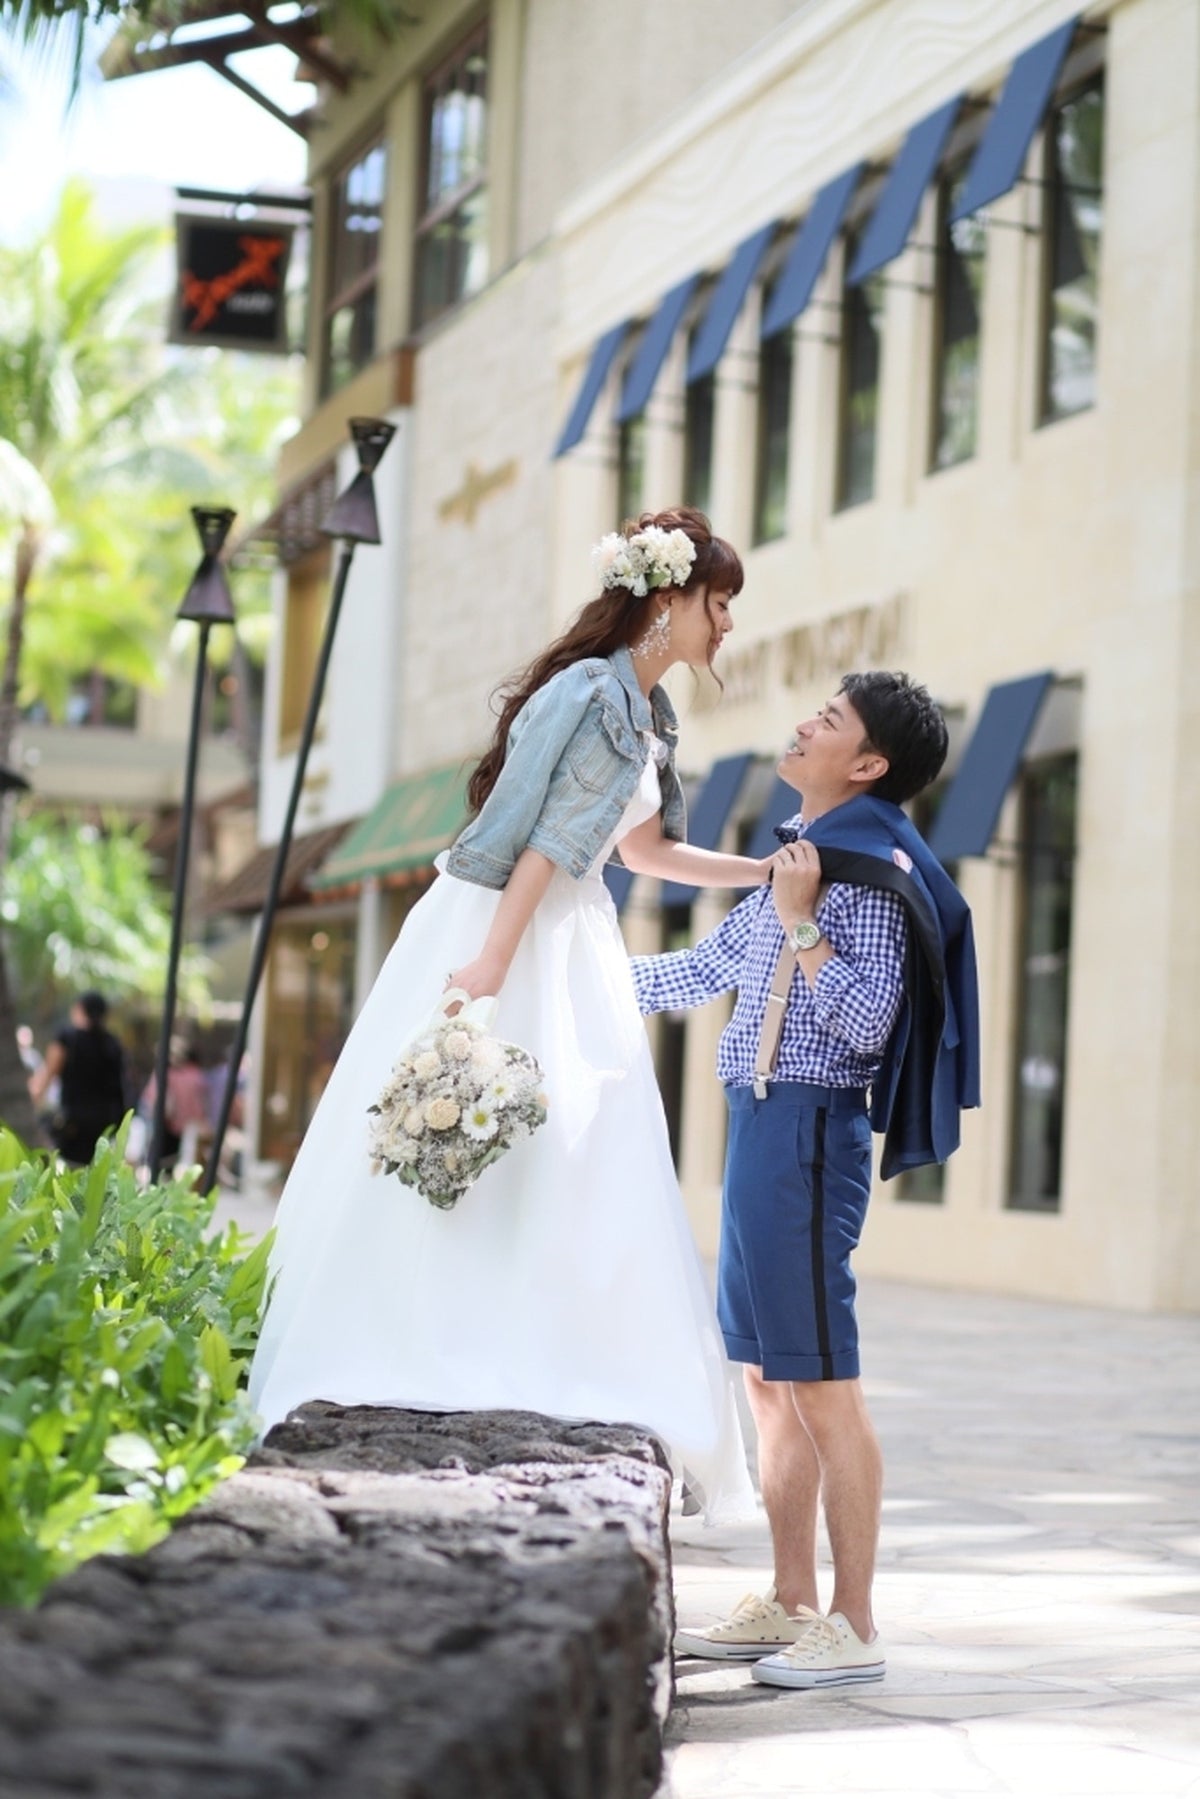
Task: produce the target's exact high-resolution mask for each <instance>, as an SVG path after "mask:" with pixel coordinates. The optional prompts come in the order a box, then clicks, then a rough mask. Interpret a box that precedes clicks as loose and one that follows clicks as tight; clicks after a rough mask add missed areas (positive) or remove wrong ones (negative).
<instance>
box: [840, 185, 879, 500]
mask: <svg viewBox="0 0 1200 1799" xmlns="http://www.w3.org/2000/svg"><path fill="white" fill-rule="evenodd" d="M867 217H868V214H867V211H866V207H865V204H864V207H863V211H862V214H861V216H860V217H858V218H856V219H855V220H854V221H853V222H852V224H851V225H850V227H849V228H848V229H847V230H846V231H845V232H844V233H843V236H842V276H841V330H840V333H839V341H838V417H837V466H836V491H835V494H834V506H833V510H834V511H835V512H837V513H841V512H853V511H854V510H855V509H856V508H857V507H859V506H869V505H871V504H872V502H873V501H874V500H875V499H876V497H877V487H878V475H879V409H880V400H881V398H882V394H883V350H884V336H885V331H884V327H885V325H886V322H887V320H886V314H887V286H886V276H885V275H884V273H883V271H882V270H877V271H876V272H875V273H874V274H872V275H868V276H867V278H866V280H865V281H856V282H853V283H851V281H850V280H849V273H850V269H851V267H852V265H853V262H854V253H855V250H856V249H857V247H858V243H859V240H860V238H861V236H862V232H863V230H864V228H865V225H866V220H867ZM872 288H874V290H875V292H876V293H878V294H879V296H880V299H879V328H878V330H877V331H876V333H875V336H876V366H875V386H874V393H875V412H874V420H873V424H872V428H871V490H870V492H869V493H866V494H857V495H851V494H850V492H849V475H850V443H851V431H850V399H851V390H850V320H851V306H852V298H853V296H858V297H859V298H860V299H861V301H862V304H863V306H864V307H866V308H867V310H868V311H869V310H870V305H871V301H870V297H869V294H870V290H871V289H872ZM862 391H863V392H866V391H867V390H866V389H865V388H864V389H863V390H862Z"/></svg>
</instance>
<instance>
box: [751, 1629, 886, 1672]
mask: <svg viewBox="0 0 1200 1799" xmlns="http://www.w3.org/2000/svg"><path fill="white" fill-rule="evenodd" d="M886 1668H887V1663H886V1662H885V1660H884V1655H883V1644H882V1643H881V1642H880V1640H879V1638H878V1637H877V1636H876V1637H874V1638H872V1640H871V1642H869V1643H864V1642H863V1641H862V1639H861V1638H860V1637H859V1636H858V1635H857V1634H856V1632H855V1630H854V1628H853V1626H852V1625H851V1624H849V1623H848V1622H847V1621H846V1619H845V1618H843V1616H842V1614H841V1612H834V1613H833V1614H832V1615H831V1616H830V1617H828V1618H822V1617H820V1616H819V1615H818V1614H817V1613H815V1612H814V1613H813V1614H812V1620H811V1623H810V1625H809V1628H808V1629H807V1630H806V1631H805V1633H804V1635H803V1636H802V1637H800V1638H798V1640H797V1641H796V1642H794V1643H792V1644H790V1645H789V1646H788V1647H787V1648H786V1649H781V1650H780V1651H779V1652H778V1654H777V1655H766V1656H764V1657H763V1659H762V1660H761V1661H758V1662H755V1664H754V1666H753V1667H752V1668H751V1670H750V1673H751V1675H752V1676H753V1678H754V1679H755V1680H761V1681H762V1682H763V1684H764V1686H768V1687H848V1686H855V1685H857V1684H858V1682H859V1681H864V1680H882V1679H883V1676H884V1673H885V1671H886Z"/></svg>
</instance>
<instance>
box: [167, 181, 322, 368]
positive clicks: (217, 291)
mask: <svg viewBox="0 0 1200 1799" xmlns="http://www.w3.org/2000/svg"><path fill="white" fill-rule="evenodd" d="M292 230H293V227H292V226H291V225H251V224H246V223H244V222H242V221H241V220H238V219H214V218H212V217H211V215H210V216H207V217H205V216H196V215H189V214H186V213H179V214H177V215H176V219H175V246H176V257H177V268H178V272H177V275H176V281H175V297H174V303H173V306H172V318H171V329H170V333H169V335H170V341H171V342H172V343H174V344H191V345H197V344H217V345H218V346H219V347H220V348H221V349H224V350H259V351H262V352H263V353H265V354H266V355H270V356H285V355H286V354H287V351H288V335H287V294H286V288H287V268H288V258H289V256H290V254H291V248H292Z"/></svg>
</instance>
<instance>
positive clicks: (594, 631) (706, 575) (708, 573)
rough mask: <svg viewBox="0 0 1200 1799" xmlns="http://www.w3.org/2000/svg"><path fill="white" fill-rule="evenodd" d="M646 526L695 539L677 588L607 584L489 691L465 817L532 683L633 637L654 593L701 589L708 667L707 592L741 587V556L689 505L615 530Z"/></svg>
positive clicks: (477, 807) (482, 795)
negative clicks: (491, 718)
mask: <svg viewBox="0 0 1200 1799" xmlns="http://www.w3.org/2000/svg"><path fill="white" fill-rule="evenodd" d="M649 525H659V526H660V527H661V528H662V529H663V530H664V531H686V532H687V534H688V536H689V537H690V538H691V540H692V542H693V543H694V544H695V546H696V560H695V561H694V562H693V564H692V572H691V574H690V575H689V576H688V578H687V580H686V581H685V582H684V584H683V586H682V587H672V588H666V587H660V588H657V589H655V590H654V591H652V592H650V593H648V594H646V595H645V596H644V597H642V598H640V599H639V598H638V596H637V595H636V594H632V593H630V592H629V591H628V589H627V588H624V587H614V588H608V589H606V590H605V591H604V592H603V593H601V594H600V595H599V596H598V597H597V598H596V599H594V600H589V601H588V603H587V605H586V606H584V607H583V609H582V611H580V612H579V614H578V615H577V616H576V617H575V618H574V619H573V620H572V621H571V623H570V624H569V625H568V627H567V629H566V630H565V631H564V632H563V634H562V636H561V637H556V638H555V639H554V642H553V643H551V644H550V645H549V646H548V647H547V648H546V649H544V650H543V651H542V652H541V654H540V655H538V656H535V657H534V659H533V661H532V662H531V663H530V664H529V665H528V667H526V668H524V669H522V670H520V672H519V673H517V674H515V675H512V676H510V677H509V679H508V680H507V681H502V682H501V684H500V686H499V687H498V688H497V689H496V690H495V692H494V693H493V695H492V710H493V712H495V713H496V714H497V718H496V729H495V731H494V732H493V734H492V740H491V742H490V743H489V745H488V747H487V749H486V750H485V752H484V754H483V755H482V756H481V757H480V759H479V762H478V764H477V765H476V767H475V771H474V773H473V774H472V776H471V778H470V780H469V781H468V782H467V804H468V806H469V807H470V810H471V816H472V817H474V816H475V814H476V813H477V812H479V811H481V810H482V808H483V804H484V801H485V800H486V799H487V797H488V795H489V794H490V793H491V791H492V788H493V787H494V786H495V785H496V782H497V780H498V778H499V775H500V770H501V769H502V768H503V767H504V758H505V754H506V752H507V749H508V733H509V730H510V729H511V727H512V722H513V720H514V719H515V718H516V716H517V713H518V712H519V711H520V710H521V708H522V706H523V705H524V704H525V702H526V701H527V700H528V699H529V698H530V696H531V695H532V694H535V693H536V692H537V690H538V688H539V687H544V686H545V685H546V682H547V681H549V680H550V679H551V677H552V676H554V675H557V674H559V673H561V671H562V670H563V669H564V668H570V666H571V664H572V663H573V662H581V661H582V660H583V659H584V658H585V657H586V656H611V655H612V653H613V651H614V650H617V649H620V648H621V646H622V645H625V644H631V643H635V642H636V641H637V639H638V638H639V637H641V636H642V635H643V634H644V633H645V631H646V629H647V628H648V626H649V623H650V616H651V613H652V612H653V610H654V608H655V606H656V604H657V602H658V601H659V600H660V599H662V598H665V597H668V596H669V595H671V594H689V593H696V592H697V591H699V590H700V589H701V588H703V589H704V609H705V612H706V613H707V614H708V620H709V623H710V624H711V625H712V637H711V640H710V642H709V646H708V661H709V666H710V667H711V666H712V659H713V655H714V653H715V651H716V648H717V644H718V641H719V639H718V636H717V626H716V620H715V619H714V617H713V613H712V602H711V599H710V597H709V596H710V595H711V594H713V593H740V592H741V591H742V582H743V579H744V575H743V571H742V559H741V557H740V556H739V555H738V553H737V551H736V550H735V549H734V547H733V545H732V544H731V543H728V542H727V541H726V540H725V538H723V537H716V536H714V535H713V528H712V526H711V525H710V524H709V522H708V519H707V518H706V517H705V515H704V514H703V513H702V512H698V511H697V510H696V508H695V507H694V506H672V507H669V508H668V509H667V511H666V512H643V513H641V514H640V515H639V516H638V517H637V518H635V519H626V521H625V523H624V524H623V525H622V526H621V534H622V536H624V537H632V536H633V535H634V533H635V532H637V531H644V530H646V528H647V527H648V526H649Z"/></svg>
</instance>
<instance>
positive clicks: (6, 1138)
mask: <svg viewBox="0 0 1200 1799" xmlns="http://www.w3.org/2000/svg"><path fill="white" fill-rule="evenodd" d="M127 1128H128V1121H126V1124H125V1126H123V1127H122V1129H121V1130H120V1131H119V1132H118V1133H117V1135H116V1137H115V1138H114V1140H113V1141H112V1142H111V1143H109V1142H107V1141H105V1140H103V1139H102V1140H101V1142H100V1144H99V1145H98V1146H97V1150H96V1154H95V1157H94V1159H93V1161H92V1163H91V1166H90V1167H88V1168H79V1169H61V1168H58V1167H56V1165H55V1159H54V1157H53V1156H51V1155H47V1154H43V1153H39V1152H36V1151H29V1150H26V1149H25V1147H24V1145H23V1144H22V1143H20V1142H19V1140H18V1139H17V1138H16V1137H14V1136H13V1135H12V1134H11V1133H10V1132H8V1131H4V1130H0V1603H6V1604H10V1605H12V1604H16V1605H25V1604H29V1603H31V1602H32V1601H33V1600H34V1599H35V1598H36V1597H37V1595H38V1594H39V1593H40V1592H41V1590H42V1589H43V1587H45V1586H46V1584H47V1583H48V1582H49V1581H51V1580H53V1579H55V1578H56V1577H57V1576H58V1575H60V1574H63V1573H65V1572H66V1570H67V1569H68V1568H71V1567H73V1566H74V1565H75V1564H76V1563H77V1562H79V1561H82V1560H83V1559H84V1558H85V1557H86V1556H89V1555H94V1554H96V1553H97V1552H99V1551H101V1550H109V1551H112V1550H127V1551H138V1550H143V1549H146V1548H148V1547H149V1545H150V1544H151V1543H153V1542H155V1541H156V1540H157V1539H158V1538H159V1537H161V1536H163V1535H165V1534H166V1531H167V1529H168V1528H169V1525H170V1522H171V1520H172V1519H174V1518H177V1517H179V1516H180V1515H181V1514H182V1513H183V1512H186V1511H187V1510H188V1509H189V1507H191V1506H192V1505H194V1504H195V1503H196V1501H197V1500H198V1499H200V1498H202V1497H203V1496H204V1494H205V1493H207V1492H208V1491H209V1489H210V1488H211V1487H212V1486H213V1485H214V1484H215V1483H216V1482H217V1481H218V1480H220V1479H221V1478H223V1477H224V1476H225V1475H227V1474H232V1473H233V1472H234V1471H235V1470H236V1469H237V1468H239V1467H240V1466H241V1463H242V1459H243V1453H244V1451H245V1450H246V1449H248V1447H249V1446H250V1444H251V1443H252V1442H253V1440H254V1436H255V1422H254V1417H253V1414H252V1413H251V1411H250V1408H249V1404H248V1401H247V1399H246V1396H245V1393H244V1391H243V1390H242V1377H243V1371H244V1369H245V1367H246V1365H247V1362H248V1359H249V1354H250V1351H251V1350H252V1349H253V1346H254V1339H255V1335H256V1332H257V1319H258V1313H259V1306H260V1303H261V1300H262V1294H263V1287H264V1282H265V1278H266V1263H267V1253H268V1247H269V1239H265V1238H264V1239H263V1240H262V1241H260V1242H259V1243H258V1244H257V1245H255V1247H254V1248H252V1249H249V1251H248V1252H247V1242H248V1239H246V1238H245V1237H244V1236H243V1235H242V1233H240V1232H239V1231H238V1230H237V1229H236V1227H234V1226H232V1225H231V1226H229V1227H227V1228H226V1229H225V1230H224V1231H220V1232H217V1233H215V1234H207V1235H206V1232H210V1230H211V1220H212V1211H213V1204H214V1199H213V1197H212V1196H209V1197H207V1198H206V1197H203V1196H202V1195H201V1194H199V1193H198V1192H197V1191H196V1189H195V1187H194V1185H193V1184H192V1182H191V1181H189V1180H187V1179H184V1180H174V1181H164V1182H161V1183H159V1184H157V1185H155V1186H151V1187H147V1188H144V1189H143V1188H139V1187H138V1185H137V1181H136V1179H135V1176H134V1171H133V1169H132V1168H131V1167H129V1166H128V1164H127V1163H126V1162H125V1160H124V1155H123V1151H124V1140H125V1132H126V1130H127Z"/></svg>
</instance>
